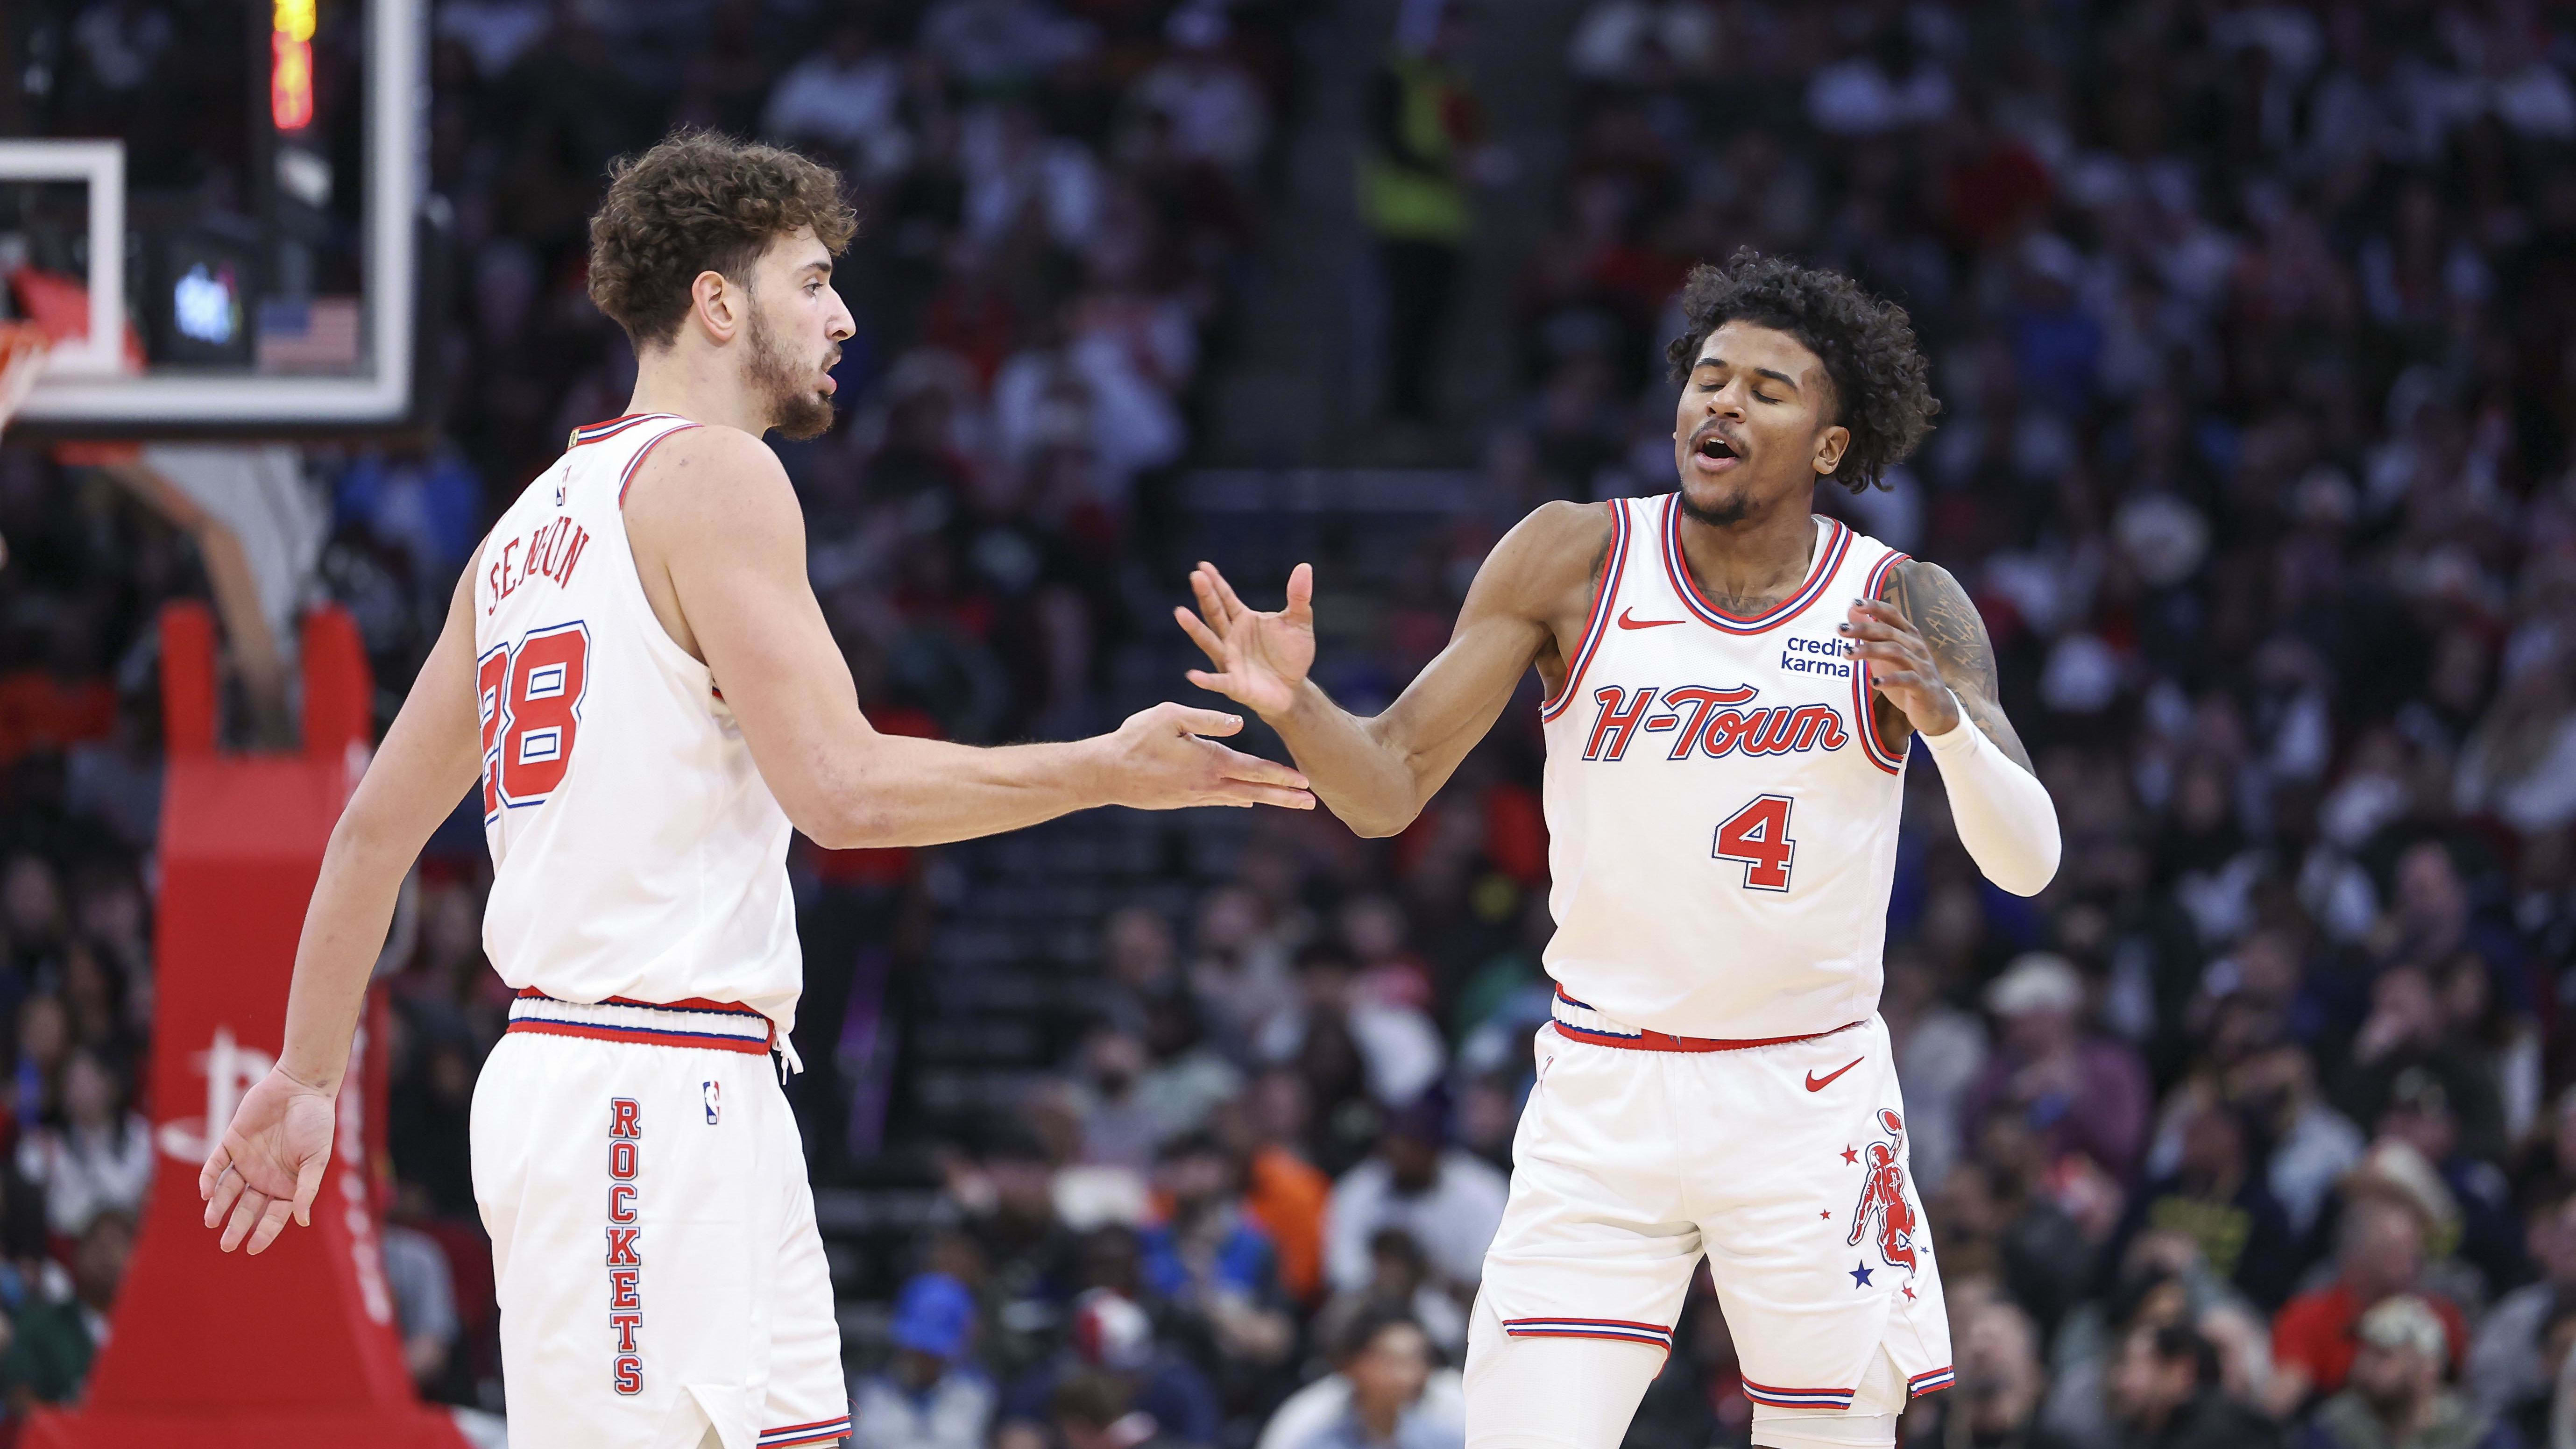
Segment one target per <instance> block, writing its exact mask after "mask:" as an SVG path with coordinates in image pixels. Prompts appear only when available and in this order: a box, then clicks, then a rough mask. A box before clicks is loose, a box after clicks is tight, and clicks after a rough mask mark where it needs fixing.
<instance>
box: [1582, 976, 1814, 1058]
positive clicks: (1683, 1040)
mask: <svg viewBox="0 0 2576 1449" xmlns="http://www.w3.org/2000/svg"><path fill="white" fill-rule="evenodd" d="M1548 1011H1549V1015H1550V1016H1551V1017H1552V1018H1553V1019H1554V1021H1555V1024H1556V1034H1557V1035H1558V1036H1561V1037H1564V1038H1565V1039H1566V1040H1567V1041H1579V1042H1582V1043H1584V1044H1585V1045H1587V1046H1606V1047H1622V1048H1625V1049H1627V1050H1629V1051H1638V1052H1740V1051H1745V1050H1748V1049H1750V1048H1753V1047H1766V1046H1786V1045H1787V1044H1789V1043H1790V1042H1793V1041H1813V1040H1815V1039H1816V1038H1817V1037H1820V1036H1831V1035H1833V1034H1834V1032H1837V1031H1849V1030H1851V1029H1852V1028H1853V1027H1855V1026H1858V1025H1860V1023H1859V1022H1856V1021H1847V1022H1845V1023H1843V1024H1842V1025H1841V1026H1837V1027H1834V1028H1832V1029H1831V1030H1828V1031H1810V1032H1801V1033H1799V1034H1798V1035H1796V1036H1759V1037H1713V1036H1674V1035H1671V1034H1670V1033H1668V1032H1660V1031H1648V1030H1645V1029H1644V1028H1642V1027H1634V1026H1622V1025H1619V1024H1618V1023H1616V1022H1613V1021H1611V1020H1610V1019H1609V1018H1608V1017H1606V1016H1603V1015H1602V1014H1601V1012H1600V1010H1599V1008H1597V1007H1595V1006H1593V1005H1592V1004H1591V1003H1590V1002H1585V1001H1577V1000H1575V999H1574V998H1573V997H1571V996H1568V995H1566V993H1565V988H1564V987H1562V986H1559V987H1557V988H1556V1000H1555V1001H1553V1002H1552V1003H1550V1004H1549V1008H1548ZM1576 1012H1581V1013H1583V1014H1584V1016H1588V1017H1590V1018H1591V1019H1590V1020H1588V1021H1587V1020H1585V1019H1584V1016H1577V1015H1575V1013H1576Z"/></svg>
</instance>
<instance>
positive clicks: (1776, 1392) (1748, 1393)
mask: <svg viewBox="0 0 2576 1449" xmlns="http://www.w3.org/2000/svg"><path fill="white" fill-rule="evenodd" d="M1855 1392H1857V1390H1853V1389H1775V1388H1773V1387H1771V1386H1770V1385H1769V1384H1757V1383H1755V1382H1754V1381H1753V1380H1751V1379H1746V1380H1745V1381H1744V1397H1746V1398H1748V1399H1751V1400H1752V1401H1753V1402H1755V1403H1757V1404H1761V1405H1763V1406H1765V1407H1767V1408H1773V1409H1848V1408H1850V1407H1851V1404H1852V1395H1853V1394H1854V1393H1855Z"/></svg>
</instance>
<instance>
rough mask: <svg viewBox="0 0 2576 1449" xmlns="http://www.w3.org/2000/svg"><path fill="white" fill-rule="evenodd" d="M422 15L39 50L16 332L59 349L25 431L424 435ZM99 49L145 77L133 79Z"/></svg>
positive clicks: (0, 216)
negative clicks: (23, 327)
mask: <svg viewBox="0 0 2576 1449" xmlns="http://www.w3.org/2000/svg"><path fill="white" fill-rule="evenodd" d="M57 8H58V9H60V10H65V11H66V12H67V11H68V10H70V9H76V8H77V7H57ZM426 10H427V0H233V3H230V4H216V5H205V6H190V7H174V8H173V9H171V10H166V11H165V10H159V9H157V8H145V9H142V10H141V11H140V12H139V13H140V14H141V15H142V16H143V18H139V19H136V18H128V19H123V20H120V21H119V22H118V23H121V24H125V25H128V26H129V27H133V28H134V32H135V33H132V34H128V35H124V36H121V37H120V42H121V48H110V47H103V46H100V45H98V44H96V43H95V40H94V38H92V43H90V44H88V45H87V46H86V47H83V46H81V45H78V44H73V43H69V41H70V38H69V37H66V36H64V35H61V34H57V35H55V36H54V37H52V38H51V40H50V41H48V40H47V39H46V38H45V37H43V36H41V35H40V36H39V37H38V39H37V40H36V41H35V42H34V43H33V44H32V45H31V46H30V49H31V55H30V57H29V58H28V60H27V72H26V79H25V81H24V82H23V83H22V85H21V90H20V94H19V97H18V101H17V105H16V106H15V108H14V109H0V316H14V317H19V318H25V319H30V320H33V321H35V322H36V323H37V324H38V325H39V326H41V327H43V328H44V329H45V330H46V331H47V332H48V333H49V334H51V335H52V336H53V338H54V340H55V347H54V352H53V355H52V357H51V359H50V360H49V363H48V365H47V368H46V372H45V375H44V377H43V379H42V380H41V381H40V382H39V383H38V384H37V386H36V389H35V391H34V393H33V394H32V395H31V396H30V397H29V399H28V401H27V404H26V407H25V409H24V410H23V411H22V412H21V413H20V415H19V418H18V420H17V425H18V426H21V427H24V428H25V429H27V430H28V431H30V432H39V433H45V434H52V435H55V436H65V437H106V436H113V437H151V436H158V437H170V436H184V435H198V436H221V435H236V436H238V435H269V436H297V435H315V434H328V433H344V432H360V431H375V430H383V429H391V428H396V427H399V426H402V425H403V424H404V423H405V421H406V419H407V418H409V417H410V416H411V415H412V414H413V412H414V411H415V402H416V400H417V395H418V383H419V381H420V372H421V369H420V367H419V361H420V330H419V321H420V317H421V298H420V291H419V280H418V279H419V276H420V272H421V268H420V265H419V256H420V252H421V249H422V246H423V239H422V228H423V224H424V223H423V214H424V201H425V200H426V157H425V137H426V117H427V111H428V76H427V15H426ZM89 23H90V22H88V21H87V20H84V21H83V22H82V24H84V25H87V24H89ZM156 26H157V27H158V28H157V29H156V28H155V27H156ZM39 29H41V27H39ZM102 53H103V54H106V55H108V56H110V57H111V58H112V57H114V56H118V55H123V56H127V57H132V56H136V55H139V56H142V57H143V58H144V62H145V67H146V68H144V69H142V70H140V71H134V70H129V71H127V72H126V73H123V74H119V73H117V72H116V69H115V67H114V66H113V65H110V64H108V63H106V62H105V61H101V60H98V59H96V58H95V57H96V56H98V55H100V54H102ZM129 64H131V62H130V61H129ZM120 81H121V82H123V84H122V86H120V85H119V84H118V82H120ZM174 112H175V113H176V114H175V115H174V114H173V113H174Z"/></svg>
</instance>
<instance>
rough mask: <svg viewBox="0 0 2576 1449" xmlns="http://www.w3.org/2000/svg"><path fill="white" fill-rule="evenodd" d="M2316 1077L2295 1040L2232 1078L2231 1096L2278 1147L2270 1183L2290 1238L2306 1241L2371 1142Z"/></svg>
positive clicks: (2249, 1061) (2266, 1173)
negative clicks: (2326, 1094)
mask: <svg viewBox="0 0 2576 1449" xmlns="http://www.w3.org/2000/svg"><path fill="white" fill-rule="evenodd" d="M2316 1078H2317V1074H2316V1063H2315V1061H2314V1059H2313V1058H2311V1057H2310V1056H2309V1054H2308V1050H2307V1048H2305V1047H2303V1046H2300V1045H2299V1044H2298V1043H2296V1042H2277V1043H2275V1044H2273V1045H2271V1046H2268V1047H2264V1048H2261V1049H2259V1050H2257V1051H2255V1052H2254V1053H2253V1054H2252V1055H2250V1056H2248V1057H2246V1059H2245V1060H2243V1061H2241V1062H2239V1063H2237V1065H2236V1066H2235V1068H2234V1069H2233V1070H2232V1071H2231V1072H2230V1073H2229V1078H2228V1091H2229V1093H2230V1094H2231V1095H2232V1096H2233V1097H2234V1098H2235V1099H2236V1100H2237V1101H2238V1102H2240V1103H2242V1104H2243V1106H2244V1108H2245V1110H2246V1111H2247V1113H2248V1114H2249V1115H2251V1116H2252V1118H2253V1119H2254V1120H2255V1121H2256V1122H2257V1123H2259V1124H2260V1126H2261V1129H2262V1131H2261V1136H2263V1137H2264V1138H2267V1139H2268V1140H2269V1141H2270V1142H2271V1144H2272V1146H2271V1153H2270V1156H2269V1157H2268V1159H2267V1160H2266V1161H2265V1163H2264V1170H2263V1181H2264V1185H2265V1186H2267V1187H2269V1188H2270V1189H2271V1190H2272V1197H2273V1200H2274V1201H2276V1202H2278V1203H2280V1205H2281V1211H2282V1213H2283V1214H2284V1215H2285V1216H2286V1217H2287V1218H2288V1219H2289V1224H2290V1236H2291V1238H2292V1239H2293V1240H2294V1241H2301V1242H2303V1241H2305V1240H2306V1238H2307V1236H2308V1233H2309V1231H2310V1230H2311V1229H2313V1228H2314V1227H2315V1226H2316V1222H2317V1215H2318V1213H2319V1212H2320V1211H2321V1210H2322V1209H2323V1208H2324V1206H2325V1203H2326V1199H2327V1198H2328V1197H2329V1196H2330V1195H2331V1194H2332V1193H2333V1191H2334V1186H2335V1184H2336V1183H2337V1182H2338V1181H2340V1180H2341V1179H2342V1177H2343V1175H2344V1173H2345V1171H2346V1170H2347V1169H2349V1168H2350V1167H2351V1166H2352V1165H2353V1164H2354V1163H2355V1162H2358V1161H2360V1160H2361V1150H2362V1148H2363V1146H2364V1145H2365V1143H2364V1139H2363V1137H2362V1135H2361V1129H2360V1128H2358V1127H2355V1126H2354V1125H2352V1121H2351V1119H2350V1118H2347V1117H2345V1116H2344V1115H2343V1114H2342V1113H2341V1112H2338V1111H2336V1110H2335V1109H2334V1108H2332V1107H2330V1106H2328V1105H2326V1101H2325V1098H2324V1097H2323V1096H2322V1095H2321V1094H2319V1092H2318V1091H2317V1080H2316Z"/></svg>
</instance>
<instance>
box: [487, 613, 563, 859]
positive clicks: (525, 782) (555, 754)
mask: <svg viewBox="0 0 2576 1449" xmlns="http://www.w3.org/2000/svg"><path fill="white" fill-rule="evenodd" d="M589 689H590V631H589V630H588V629H587V628H584V627H583V626H582V625H581V623H580V622H579V621H575V622H573V623H570V624H556V625H553V626H552V627H549V628H544V629H531V630H529V631H528V632H527V633H526V634H525V635H523V636H521V637H520V639H519V642H518V643H516V644H505V645H503V646H501V647H500V648H498V649H495V650H493V651H492V652H491V653H489V654H486V655H484V656H483V657H482V658H481V659H480V660H478V661H476V663H475V666H474V697H475V698H474V702H475V708H476V709H477V710H478V711H479V712H480V713H481V715H482V717H483V818H484V819H486V820H489V819H492V818H493V817H494V816H497V815H499V814H500V813H501V807H502V806H504V805H536V804H540V803H542V802H543V801H544V800H545V798H546V797H547V796H548V795H550V794H553V793H554V788H555V787H556V786H557V785H560V784H562V783H563V777H564V771H565V770H567V769H569V768H571V765H572V747H573V741H574V740H575V739H577V738H578V737H579V736H580V734H581V701H582V696H583V695H585V694H587V693H588V692H589Z"/></svg>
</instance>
